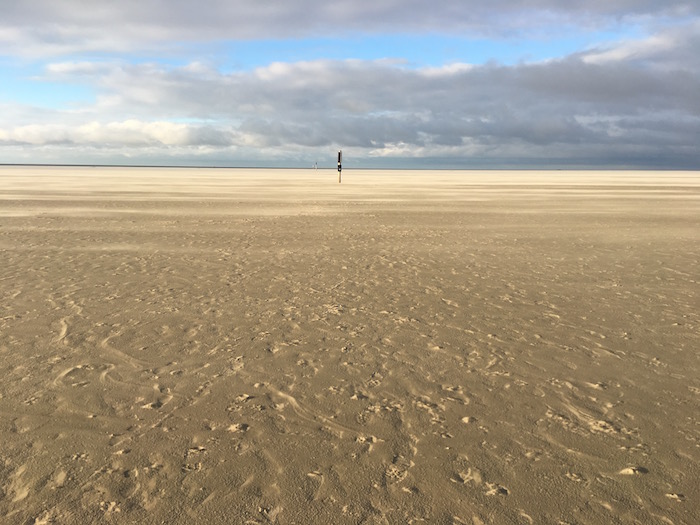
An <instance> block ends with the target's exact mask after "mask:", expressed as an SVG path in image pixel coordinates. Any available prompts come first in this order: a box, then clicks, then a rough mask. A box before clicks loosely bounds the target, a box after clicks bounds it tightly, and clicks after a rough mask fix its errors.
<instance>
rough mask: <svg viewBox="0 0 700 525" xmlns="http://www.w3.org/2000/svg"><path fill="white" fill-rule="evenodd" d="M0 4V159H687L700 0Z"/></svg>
mask: <svg viewBox="0 0 700 525" xmlns="http://www.w3.org/2000/svg"><path fill="white" fill-rule="evenodd" d="M0 3H1V8H2V16H1V17H0V163H39V164H44V163H46V164H52V163H53V164H127V165H129V164H135V165H201V166H275V167H309V166H312V165H314V164H315V163H318V166H319V167H333V166H334V165H335V160H336V158H335V157H336V153H337V150H338V149H342V150H343V158H344V167H346V168H353V167H357V168H363V167H378V168H392V167H394V168H462V169H469V168H526V169H530V168H621V169H622V168H631V169H700V53H698V50H699V49H700V2H698V0H567V1H562V0H530V1H524V0H489V1H488V2H485V1H483V0H478V1H477V0H460V1H456V0H430V1H427V0H333V1H329V0H198V1H193V0H120V1H119V2H114V1H112V0H92V1H88V0H23V1H21V2H17V1H12V0H0Z"/></svg>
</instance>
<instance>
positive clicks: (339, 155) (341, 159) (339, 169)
mask: <svg viewBox="0 0 700 525" xmlns="http://www.w3.org/2000/svg"><path fill="white" fill-rule="evenodd" d="M342 162H343V150H342V149H341V150H338V184H340V181H341V178H340V177H341V171H342V169H343V164H342Z"/></svg>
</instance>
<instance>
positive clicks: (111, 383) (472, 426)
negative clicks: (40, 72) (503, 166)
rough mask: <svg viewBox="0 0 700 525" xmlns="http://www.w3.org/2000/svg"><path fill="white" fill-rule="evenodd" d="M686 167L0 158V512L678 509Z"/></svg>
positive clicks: (446, 513) (694, 426)
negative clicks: (336, 166) (224, 164)
mask: <svg viewBox="0 0 700 525" xmlns="http://www.w3.org/2000/svg"><path fill="white" fill-rule="evenodd" d="M699 277H700V174H699V173H692V172H668V173H661V172H609V173H604V172H565V171H560V172H544V173H542V172H535V171H530V172H418V173H412V172H403V173H402V172H390V171H376V172H372V171H353V170H345V171H344V172H343V184H341V185H339V184H338V182H337V173H336V172H335V171H331V170H318V171H313V170H308V171H305V170H212V169H199V170H195V169H192V170H189V169H135V168H134V169H116V168H113V169H107V168H67V167H65V168H31V167H5V168H0V377H2V380H1V382H0V443H1V445H0V522H1V523H3V524H5V523H7V524H48V523H59V524H85V523H143V524H161V523H168V524H170V523H173V524H187V523H205V524H218V523H232V524H239V523H240V524H245V523H251V524H252V523H263V524H265V523H277V524H281V525H284V524H293V523H295V524H309V523H322V524H330V523H334V524H335V523H338V524H360V523H367V524H387V523H389V524H403V523H407V524H408V523H435V524H469V525H482V524H511V523H512V524H550V523H552V524H557V523H560V524H609V523H614V524H617V523H620V524H666V525H671V524H675V525H681V524H686V525H695V524H697V523H700V357H699V353H698V352H699V350H700V319H699V316H700V295H699V293H698V292H699V290H698V288H699V285H698V278H699Z"/></svg>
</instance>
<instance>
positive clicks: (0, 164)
mask: <svg viewBox="0 0 700 525" xmlns="http://www.w3.org/2000/svg"><path fill="white" fill-rule="evenodd" d="M13 167H14V168H21V167H27V168H121V169H123V168H138V169H148V168H153V169H203V170H297V171H300V170H303V171H308V170H330V171H335V170H336V167H335V166H326V167H318V168H314V167H293V166H290V167H279V166H204V165H187V164H44V163H12V162H9V163H3V162H0V168H13ZM343 169H344V170H349V171H365V170H371V171H700V167H698V168H678V167H675V168H674V167H669V168H659V167H648V168H634V167H588V168H570V167H567V168H551V167H543V168H529V167H528V168H512V167H488V168H484V167H481V168H480V167H473V168H437V167H416V168H386V167H371V166H370V167H367V166H363V167H355V168H353V167H343Z"/></svg>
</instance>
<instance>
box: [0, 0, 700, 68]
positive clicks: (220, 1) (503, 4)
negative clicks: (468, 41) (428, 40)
mask: <svg viewBox="0 0 700 525" xmlns="http://www.w3.org/2000/svg"><path fill="white" fill-rule="evenodd" d="M5 4H6V5H3V14H2V17H1V18H0V49H3V50H4V51H3V52H0V53H4V54H6V55H25V56H50V55H59V54H69V53H78V52H97V51H102V52H112V53H114V52H126V51H135V50H143V49H152V50H153V49H161V50H163V49H166V48H169V49H171V50H173V49H174V47H173V46H176V45H179V44H177V43H180V42H209V41H222V40H251V39H270V38H275V39H285V38H313V37H319V36H326V37H333V36H338V35H346V36H348V35H357V34H372V33H375V34H376V33H387V32H390V33H402V34H406V33H423V34H427V33H442V34H445V33H449V34H456V35H462V36H464V35H471V36H483V35H490V36H494V35H500V36H502V37H512V36H513V34H514V33H528V34H532V33H537V32H538V31H539V30H540V29H541V28H543V27H547V28H549V30H551V29H552V28H554V27H563V29H562V30H563V31H566V27H567V26H575V27H582V28H586V27H590V28H593V27H601V26H609V25H611V24H615V23H617V22H619V21H620V20H622V19H638V20H642V19H644V20H646V21H647V22H649V23H652V24H653V23H654V20H656V19H658V18H660V17H662V16H674V17H691V16H697V15H698V14H700V5H699V4H698V2H696V1H694V0H569V1H567V2H561V0H534V1H531V2H527V7H525V6H524V5H523V2H522V0H491V1H489V2H481V1H461V2H455V1H454V0H434V1H432V2H425V1H423V0H371V1H368V0H361V1H358V0H336V1H333V2H328V1H327V0H297V1H295V2H289V1H286V0H267V1H265V2H261V1H259V0H237V1H235V2H231V1H229V0H210V1H208V2H206V3H201V2H194V1H187V0H149V1H147V2H146V1H143V0H121V1H119V2H91V3H90V8H89V9H86V8H85V5H84V2H81V1H80V0H25V1H22V2H6V3H5Z"/></svg>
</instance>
